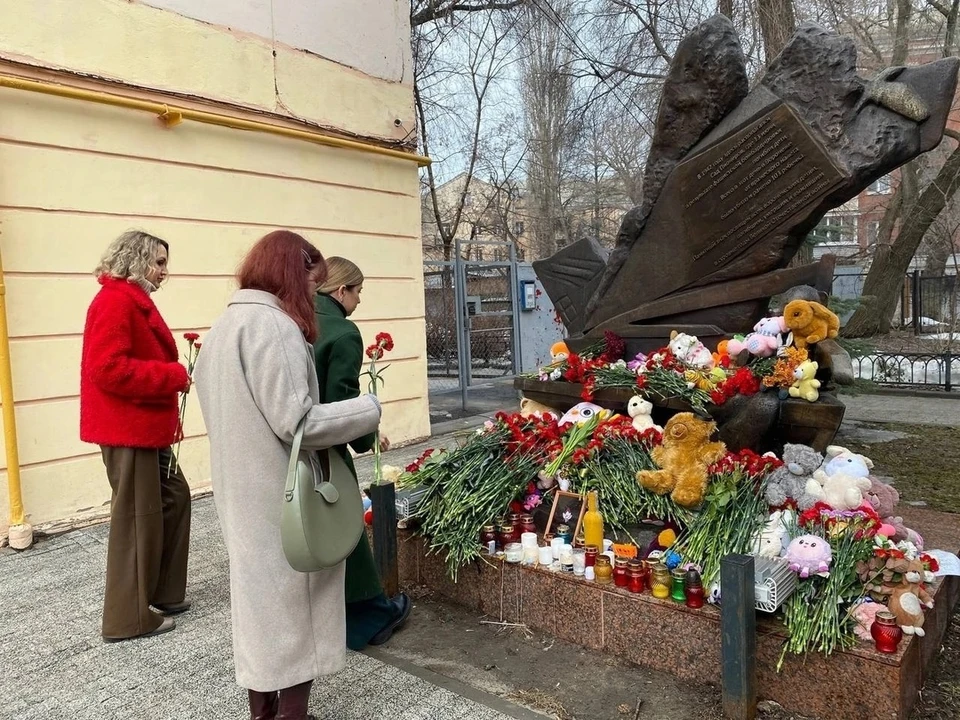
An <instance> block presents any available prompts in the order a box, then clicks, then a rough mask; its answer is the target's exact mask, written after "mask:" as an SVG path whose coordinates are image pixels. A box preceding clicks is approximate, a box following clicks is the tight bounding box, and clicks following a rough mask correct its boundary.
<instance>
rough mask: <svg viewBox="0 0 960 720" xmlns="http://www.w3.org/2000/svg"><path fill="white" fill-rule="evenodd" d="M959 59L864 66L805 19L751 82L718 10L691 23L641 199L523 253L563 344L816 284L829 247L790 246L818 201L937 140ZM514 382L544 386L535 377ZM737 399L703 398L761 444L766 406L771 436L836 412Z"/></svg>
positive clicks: (819, 211) (731, 321) (750, 307)
mask: <svg viewBox="0 0 960 720" xmlns="http://www.w3.org/2000/svg"><path fill="white" fill-rule="evenodd" d="M958 62H960V61H958V60H957V59H956V58H947V59H943V60H938V61H936V62H933V63H929V64H926V65H922V66H917V67H896V68H890V69H888V70H884V71H883V72H881V73H879V74H878V76H877V77H876V78H875V79H874V80H872V81H867V80H864V79H862V78H861V77H859V76H858V75H857V72H856V65H857V53H856V47H855V45H854V42H853V40H852V39H850V38H848V37H844V36H841V35H837V34H836V33H833V32H831V31H827V30H824V29H822V28H820V27H817V26H815V25H804V26H803V27H801V28H800V29H799V30H798V31H797V32H796V33H795V35H794V36H793V38H792V39H791V40H790V41H789V42H788V44H787V45H786V46H785V48H784V50H783V52H782V53H781V54H780V55H779V56H778V57H777V59H776V60H775V61H774V62H773V63H772V64H771V66H770V67H769V68H768V69H767V71H766V73H765V74H764V75H763V77H762V78H761V79H760V81H759V82H758V83H757V84H756V85H755V87H754V88H753V89H752V90H750V89H749V88H748V83H747V74H746V65H745V60H744V56H743V52H742V49H741V47H740V42H739V38H738V37H737V33H736V30H735V29H734V27H733V25H732V23H731V22H730V21H729V20H728V19H727V18H725V17H723V16H716V17H714V18H712V19H710V20H708V21H706V22H704V23H703V24H701V25H700V26H699V27H698V28H697V29H695V30H694V31H693V32H692V33H691V34H690V35H689V36H688V37H686V38H685V39H684V40H683V41H682V42H681V44H680V46H679V47H678V49H677V53H676V55H675V57H674V59H673V63H672V66H671V68H670V71H669V74H668V76H667V80H666V82H665V84H664V88H663V94H662V97H661V100H660V109H659V113H658V117H657V127H656V133H655V136H654V139H653V142H652V146H651V150H650V155H649V158H648V160H647V165H646V171H645V176H644V188H643V189H644V197H643V202H642V204H641V205H639V206H638V207H635V208H633V209H632V210H630V211H629V212H627V213H626V215H625V216H624V218H623V221H622V223H621V226H620V230H619V233H618V237H617V242H616V247H615V248H614V250H613V251H612V252H610V253H609V254H608V253H607V252H606V251H605V250H604V249H603V248H602V247H601V246H600V245H599V244H598V243H596V242H594V241H593V240H581V241H579V242H576V243H574V244H572V245H569V246H567V247H565V248H563V249H562V250H560V251H559V252H558V253H556V254H555V255H553V256H552V257H550V258H548V259H545V260H541V261H538V262H535V263H534V268H535V270H536V273H537V275H538V277H539V278H540V280H541V282H542V283H543V286H544V288H545V290H546V292H547V293H548V295H549V296H550V299H551V300H552V301H553V303H554V306H555V307H556V309H557V312H558V313H559V315H560V318H561V319H562V321H563V323H564V325H565V327H566V330H567V333H568V338H567V343H568V345H569V346H570V347H571V348H572V349H574V350H576V349H577V348H578V347H580V346H582V345H584V344H586V343H589V342H593V341H594V340H595V339H597V338H599V337H602V335H603V332H604V331H605V330H610V331H613V332H615V333H617V334H618V335H620V336H621V337H622V338H623V339H624V340H625V341H626V345H627V353H628V356H631V355H632V354H633V353H636V352H638V351H650V350H652V349H656V348H659V347H663V346H665V345H666V344H667V342H668V341H669V338H670V333H671V331H674V330H676V331H679V332H683V333H688V334H690V335H696V336H698V337H699V338H700V339H701V340H703V341H704V342H705V343H707V345H708V346H715V345H716V343H717V342H718V341H719V340H722V339H723V338H727V337H730V336H731V335H733V334H735V333H748V332H750V330H751V328H752V327H753V325H754V324H755V323H756V322H757V321H758V320H759V319H761V318H762V317H764V316H765V315H766V314H767V311H768V308H769V304H770V299H771V297H774V296H780V295H784V294H789V295H790V296H791V297H803V298H807V299H814V300H816V299H824V298H825V293H828V292H829V290H830V286H831V284H832V278H833V268H834V258H833V257H832V256H825V257H823V258H822V259H821V260H820V261H819V262H817V263H813V264H809V265H804V266H800V267H791V266H790V263H791V260H792V259H793V258H794V256H795V255H796V253H797V251H798V249H799V248H800V245H801V244H802V242H803V241H804V238H805V237H806V235H807V234H808V233H809V231H810V230H811V229H813V227H814V226H815V225H816V224H817V223H818V222H819V221H820V219H821V218H822V217H823V215H824V214H825V213H826V212H828V211H829V210H831V209H833V208H835V207H838V206H839V205H841V204H843V203H844V202H847V201H848V200H850V199H852V198H855V197H856V196H857V195H858V194H860V193H861V192H863V191H864V190H865V189H866V188H867V187H868V186H869V185H870V184H871V183H873V182H874V181H875V180H877V179H878V178H880V177H882V176H884V175H886V174H887V173H889V172H890V171H892V170H894V169H895V168H897V167H899V166H900V165H903V164H904V163H906V162H908V161H909V160H911V159H913V158H915V157H916V156H918V155H919V154H921V153H923V152H926V151H928V150H931V149H933V148H934V147H936V146H937V145H938V144H939V143H940V141H941V139H942V137H943V131H944V127H945V125H946V121H947V115H948V113H949V110H950V107H951V104H952V101H953V97H954V91H955V89H956V82H957V68H958ZM815 352H816V357H817V359H818V360H820V361H821V372H822V373H823V376H824V381H825V383H826V384H827V385H828V386H829V384H830V381H833V380H838V381H843V379H844V377H843V376H846V379H852V376H851V372H850V369H849V358H848V357H846V358H845V353H843V351H842V350H841V349H840V347H839V346H838V345H837V344H836V342H835V341H828V342H824V343H820V345H819V346H817V347H816V348H815ZM844 360H846V363H844ZM844 368H846V372H844ZM551 384H552V383H551ZM518 385H519V386H520V387H521V388H522V389H523V390H524V393H525V394H526V395H528V396H529V397H531V398H533V399H537V400H541V401H544V402H548V401H549V397H548V396H549V394H550V391H547V390H546V388H540V390H539V391H538V389H537V388H536V386H535V384H534V383H531V382H529V381H519V380H518ZM737 400H738V402H735V403H728V405H729V406H728V405H725V406H723V407H722V408H716V411H717V412H715V413H714V412H712V413H711V414H712V415H713V416H714V418H715V419H717V420H718V422H719V423H720V425H721V437H722V438H723V439H724V440H725V441H727V442H728V444H731V445H733V446H741V447H746V446H750V447H754V448H756V447H758V445H759V446H764V445H769V443H765V442H763V441H762V438H763V437H764V436H770V435H771V431H772V430H773V429H774V428H775V427H776V426H777V423H778V422H779V430H780V432H778V433H777V435H778V436H779V439H780V442H782V441H783V440H784V439H786V440H787V441H794V442H797V441H800V442H810V443H813V444H815V445H820V446H822V445H824V444H825V443H826V442H830V440H832V437H833V433H835V431H836V429H837V427H839V423H840V420H841V419H842V415H843V405H842V404H841V403H840V402H839V401H838V400H836V398H835V397H833V396H831V395H829V394H828V395H825V396H824V397H823V398H822V402H818V403H815V404H806V405H804V404H803V403H799V404H797V408H795V414H796V413H799V416H797V417H794V419H793V420H791V417H790V413H791V411H790V409H789V406H790V403H791V401H789V400H788V401H779V400H778V399H777V398H775V397H772V396H771V395H770V394H768V393H761V394H759V395H757V396H754V397H751V398H738V399H737ZM553 401H554V404H556V401H557V398H556V397H554V398H553ZM548 404H549V402H548ZM798 418H799V419H798ZM791 426H793V428H794V429H793V430H791V429H790V428H791ZM803 426H807V427H806V429H805V430H804V429H803ZM785 427H786V430H785ZM784 436H786V438H784Z"/></svg>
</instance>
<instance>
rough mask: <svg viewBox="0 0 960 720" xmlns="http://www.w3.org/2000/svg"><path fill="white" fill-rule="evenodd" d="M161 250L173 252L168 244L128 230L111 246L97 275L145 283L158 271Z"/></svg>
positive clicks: (94, 272) (98, 266)
mask: <svg viewBox="0 0 960 720" xmlns="http://www.w3.org/2000/svg"><path fill="white" fill-rule="evenodd" d="M160 248H163V249H164V250H166V251H167V252H168V253H169V252H170V245H169V244H168V243H167V241H166V240H161V239H160V238H158V237H155V236H153V235H151V234H149V233H145V232H143V231H142V230H128V231H127V232H125V233H123V234H122V235H121V236H120V237H118V238H117V239H116V240H114V241H113V242H112V243H110V246H109V247H108V248H107V249H106V251H105V252H104V253H103V256H102V257H101V258H100V264H99V265H97V268H96V270H94V271H93V274H94V275H96V276H97V277H101V276H103V275H106V276H107V277H113V278H118V279H120V280H130V281H131V282H137V283H145V282H147V275H149V274H150V271H151V270H152V269H154V268H156V267H157V256H158V255H159V254H160Z"/></svg>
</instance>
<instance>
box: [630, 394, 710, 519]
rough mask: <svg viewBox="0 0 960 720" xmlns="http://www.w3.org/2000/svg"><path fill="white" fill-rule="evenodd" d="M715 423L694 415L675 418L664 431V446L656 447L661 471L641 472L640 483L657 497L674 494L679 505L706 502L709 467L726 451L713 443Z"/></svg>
mask: <svg viewBox="0 0 960 720" xmlns="http://www.w3.org/2000/svg"><path fill="white" fill-rule="evenodd" d="M716 429H717V426H716V424H715V423H713V422H710V421H708V420H701V419H699V418H698V417H696V416H695V415H694V414H693V413H689V412H685V413H678V414H676V415H674V416H673V417H672V418H670V420H669V421H668V422H667V424H666V426H665V427H664V429H663V444H661V445H658V446H657V447H655V448H653V452H652V456H653V461H654V462H655V463H656V464H657V465H659V466H660V468H661V469H660V470H641V471H639V472H638V473H637V482H639V483H640V484H641V485H642V486H643V487H645V488H646V489H647V490H650V491H652V492H655V493H656V494H657V495H665V494H667V493H668V492H669V493H671V497H672V498H673V501H674V502H675V503H677V505H682V506H684V507H688V508H692V507H696V506H697V505H699V504H700V503H702V502H703V495H704V493H705V492H706V490H707V480H708V472H707V470H708V468H709V467H710V466H711V465H712V464H713V463H715V462H717V461H718V460H719V459H720V458H722V457H723V455H724V453H726V452H727V448H726V446H725V445H724V444H723V443H722V442H710V436H711V435H713V433H714V431H715V430H716Z"/></svg>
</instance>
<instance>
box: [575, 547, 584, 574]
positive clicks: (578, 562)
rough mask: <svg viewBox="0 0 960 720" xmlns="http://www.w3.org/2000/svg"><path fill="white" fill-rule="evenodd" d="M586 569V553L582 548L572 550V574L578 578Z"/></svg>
mask: <svg viewBox="0 0 960 720" xmlns="http://www.w3.org/2000/svg"><path fill="white" fill-rule="evenodd" d="M586 569H587V553H586V551H584V549H583V548H574V549H573V574H574V575H577V576H580V575H583V573H584V571H585V570H586Z"/></svg>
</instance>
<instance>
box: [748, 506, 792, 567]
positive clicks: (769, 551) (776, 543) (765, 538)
mask: <svg viewBox="0 0 960 720" xmlns="http://www.w3.org/2000/svg"><path fill="white" fill-rule="evenodd" d="M792 518H793V511H792V510H777V511H776V512H774V513H772V514H771V515H770V517H769V518H768V519H767V524H766V525H764V526H763V528H762V529H761V530H760V532H759V533H758V534H757V535H756V536H755V537H754V538H753V554H754V555H757V556H759V557H770V558H776V557H780V556H781V555H783V552H784V550H786V549H787V545H789V544H790V533H789V531H788V530H787V525H788V524H789V523H790V522H791V521H792Z"/></svg>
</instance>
